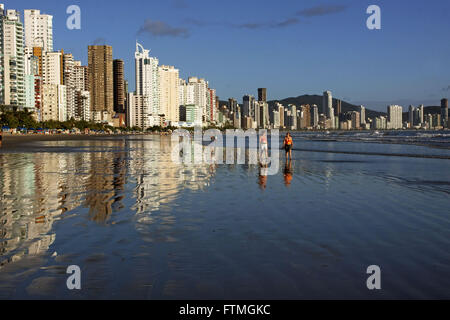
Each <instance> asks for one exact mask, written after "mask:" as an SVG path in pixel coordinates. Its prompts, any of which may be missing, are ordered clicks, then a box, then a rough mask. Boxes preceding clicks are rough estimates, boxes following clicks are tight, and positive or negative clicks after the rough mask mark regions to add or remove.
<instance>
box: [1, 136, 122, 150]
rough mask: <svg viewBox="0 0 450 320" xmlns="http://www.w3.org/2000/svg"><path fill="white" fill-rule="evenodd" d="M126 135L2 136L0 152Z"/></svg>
mask: <svg viewBox="0 0 450 320" xmlns="http://www.w3.org/2000/svg"><path fill="white" fill-rule="evenodd" d="M127 136H129V135H127V134H91V135H87V134H72V135H68V134H50V135H43V134H28V135H12V134H3V143H2V146H1V149H0V150H2V149H3V150H11V149H17V148H23V147H27V146H33V143H35V142H42V141H86V140H102V139H108V138H117V137H127Z"/></svg>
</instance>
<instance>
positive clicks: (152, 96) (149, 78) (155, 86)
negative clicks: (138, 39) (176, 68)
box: [134, 43, 161, 117]
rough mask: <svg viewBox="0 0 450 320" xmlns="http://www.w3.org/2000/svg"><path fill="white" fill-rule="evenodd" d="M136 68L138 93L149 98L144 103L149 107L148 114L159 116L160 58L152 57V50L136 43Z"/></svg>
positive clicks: (144, 97)
mask: <svg viewBox="0 0 450 320" xmlns="http://www.w3.org/2000/svg"><path fill="white" fill-rule="evenodd" d="M134 59H135V69H136V74H135V75H136V95H138V96H142V97H143V99H145V100H147V102H146V103H144V105H145V106H146V107H147V108H148V109H149V110H148V112H147V113H148V114H149V115H152V116H155V117H156V116H158V115H159V114H161V110H160V100H159V99H160V92H159V89H160V85H159V70H158V64H159V60H158V59H157V58H154V57H150V50H147V49H144V47H143V46H142V45H141V44H139V43H136V52H135V55H134Z"/></svg>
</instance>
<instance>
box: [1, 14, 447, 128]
mask: <svg viewBox="0 0 450 320" xmlns="http://www.w3.org/2000/svg"><path fill="white" fill-rule="evenodd" d="M0 9H1V10H0V14H1V15H0V18H1V20H0V21H1V23H0V26H1V31H2V32H1V33H0V41H1V56H0V60H1V74H0V80H1V81H0V104H3V105H10V106H17V107H19V108H26V109H27V110H29V111H32V112H34V114H35V118H36V120H38V121H49V120H55V121H67V120H70V119H74V120H86V121H94V122H101V123H105V124H109V125H112V126H116V125H117V124H119V126H125V125H128V126H138V127H140V128H142V129H144V130H145V129H147V128H149V127H152V126H169V125H171V126H192V125H194V124H193V123H192V122H190V121H188V120H185V119H195V121H194V122H195V125H202V126H207V125H219V126H224V125H232V126H234V127H240V128H271V127H277V126H279V127H280V128H291V129H293V130H294V129H319V128H322V129H346V130H349V129H359V128H362V129H371V128H378V126H377V125H376V123H379V124H381V125H380V126H379V128H380V129H387V128H392V129H394V128H395V129H401V128H412V127H417V128H439V127H446V126H448V106H447V108H445V106H444V105H445V101H447V100H446V99H443V100H442V102H441V105H442V106H441V112H440V114H439V115H438V118H439V119H438V120H436V116H435V117H434V118H433V121H432V123H433V125H431V124H430V121H428V120H429V117H428V115H425V114H424V108H423V107H420V108H418V109H415V110H412V111H411V112H410V114H412V119H413V120H412V121H411V120H410V118H411V116H408V121H405V122H404V121H403V120H404V119H403V114H401V111H402V110H401V109H402V108H401V107H400V106H397V107H399V108H394V107H395V106H388V110H387V116H379V117H377V118H379V119H370V118H368V117H367V114H366V109H365V107H364V106H360V107H358V108H357V110H354V111H352V112H344V111H343V105H342V101H341V100H340V99H333V93H332V92H331V91H330V90H328V91H325V92H324V93H323V101H322V113H320V110H319V109H318V108H316V107H317V106H315V105H287V106H283V110H281V108H280V106H276V107H274V105H273V102H270V103H269V102H268V99H267V98H268V96H267V88H258V89H257V99H256V98H255V97H254V96H252V95H248V94H247V95H245V96H244V97H243V100H242V105H239V104H238V102H237V100H236V99H233V98H231V99H230V100H229V103H228V104H227V103H222V105H221V102H220V100H219V98H218V94H217V91H216V89H214V88H211V87H210V84H209V82H208V81H207V80H206V79H204V78H201V77H192V76H191V77H188V78H187V80H185V79H182V78H180V70H179V69H178V68H176V67H175V66H173V65H172V66H171V65H168V66H164V65H159V59H158V58H156V57H152V56H151V55H150V50H148V49H145V48H144V46H143V45H142V44H140V43H136V50H135V53H134V58H135V84H136V90H135V92H131V93H130V92H128V85H127V84H128V82H127V80H126V79H124V60H123V59H120V58H116V57H114V56H113V48H112V46H109V45H101V46H99V45H90V46H88V50H87V52H88V64H87V66H83V65H82V64H81V61H78V60H76V59H75V57H74V56H73V55H72V54H71V53H70V52H64V50H60V51H54V49H53V48H54V43H53V16H51V15H48V14H44V13H41V11H40V10H38V9H26V10H24V19H23V21H24V22H22V19H21V17H20V13H19V12H18V11H16V10H14V9H8V10H5V7H4V5H0ZM446 103H447V105H448V101H447V102H446ZM181 111H183V112H184V114H183V115H185V114H186V111H189V112H188V114H190V115H195V116H189V117H184V116H183V117H181V116H180V115H181ZM281 111H282V112H281ZM274 112H275V114H273V113H274ZM355 112H356V113H357V114H356V113H355ZM118 115H121V117H120V116H119V118H120V119H121V120H120V121H118V122H117V121H116V120H115V119H117V118H118ZM125 117H126V119H127V121H125ZM383 117H384V118H385V119H384V118H383ZM358 119H359V120H358ZM183 120H185V121H183ZM200 120H201V121H200ZM275 122H276V123H275ZM384 123H386V126H384Z"/></svg>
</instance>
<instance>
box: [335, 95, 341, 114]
mask: <svg viewBox="0 0 450 320" xmlns="http://www.w3.org/2000/svg"><path fill="white" fill-rule="evenodd" d="M341 114H342V101H341V100H339V99H337V100H336V115H337V116H340V115H341Z"/></svg>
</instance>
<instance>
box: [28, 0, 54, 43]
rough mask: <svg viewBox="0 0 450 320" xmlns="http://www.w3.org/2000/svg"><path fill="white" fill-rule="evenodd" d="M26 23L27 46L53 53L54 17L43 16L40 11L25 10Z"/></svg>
mask: <svg viewBox="0 0 450 320" xmlns="http://www.w3.org/2000/svg"><path fill="white" fill-rule="evenodd" d="M24 22H25V46H26V47H30V48H32V47H41V48H43V51H44V52H45V51H48V52H51V51H53V16H50V15H47V14H41V12H40V10H34V9H33V10H25V11H24Z"/></svg>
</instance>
